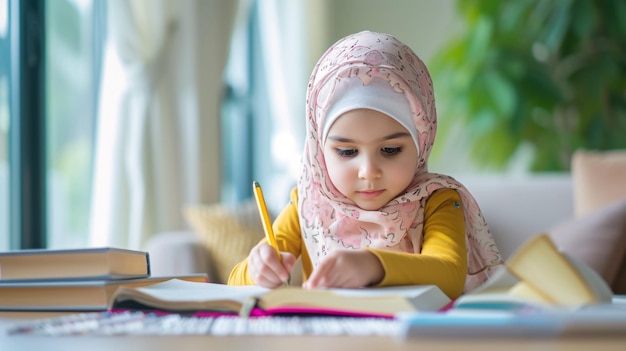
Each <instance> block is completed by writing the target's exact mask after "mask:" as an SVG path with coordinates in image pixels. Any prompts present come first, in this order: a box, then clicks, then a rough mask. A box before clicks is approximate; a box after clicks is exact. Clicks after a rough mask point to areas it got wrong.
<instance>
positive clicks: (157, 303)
mask: <svg viewBox="0 0 626 351" xmlns="http://www.w3.org/2000/svg"><path fill="white" fill-rule="evenodd" d="M450 302H451V300H450V299H449V298H448V296H447V295H445V294H444V293H443V292H442V291H441V289H439V288H438V287H437V286H435V285H424V286H398V287H381V288H363V289H328V290H307V289H302V288H298V287H281V288H278V289H273V290H272V289H267V288H263V287H258V286H230V285H224V284H214V283H196V282H188V281H181V280H177V279H174V280H170V281H167V282H163V283H159V284H155V285H151V286H147V287H138V288H127V287H122V288H119V289H118V290H117V291H116V292H115V294H114V296H113V298H112V302H111V305H110V308H111V309H113V310H116V309H130V310H159V311H171V312H190V313H193V312H200V313H202V312H205V313H206V312H208V313H220V314H221V313H224V314H239V315H246V316H264V315H277V314H315V315H345V316H364V317H365V316H369V317H387V318H391V317H393V316H394V315H395V314H396V313H398V312H409V311H421V310H424V311H436V310H439V309H441V308H443V307H445V306H446V305H448V304H449V303H450Z"/></svg>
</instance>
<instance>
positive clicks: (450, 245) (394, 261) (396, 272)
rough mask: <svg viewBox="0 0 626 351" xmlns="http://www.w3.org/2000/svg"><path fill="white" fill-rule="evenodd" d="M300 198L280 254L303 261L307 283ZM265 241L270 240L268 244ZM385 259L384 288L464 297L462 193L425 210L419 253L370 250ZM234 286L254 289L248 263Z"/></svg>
mask: <svg viewBox="0 0 626 351" xmlns="http://www.w3.org/2000/svg"><path fill="white" fill-rule="evenodd" d="M297 204H298V194H297V191H296V189H294V190H293V191H292V192H291V202H290V203H289V205H288V206H287V207H285V209H283V211H282V212H281V213H280V215H279V216H278V217H277V218H276V220H275V221H274V224H273V228H274V234H275V235H276V240H277V242H278V246H279V248H280V251H288V252H290V253H291V254H293V255H294V256H296V257H298V256H302V271H303V272H302V273H303V279H304V280H306V279H307V278H308V277H309V276H310V275H311V272H312V271H313V267H312V264H311V259H310V258H309V254H308V251H307V249H306V247H304V242H303V241H302V236H301V231H300V221H299V219H298V206H297ZM263 240H265V239H263ZM364 249H365V250H369V251H370V252H372V253H373V254H374V255H376V256H377V257H378V259H379V260H380V262H381V264H382V266H383V269H384V271H385V275H384V278H383V280H382V281H381V282H380V283H379V284H378V285H379V286H386V285H412V284H415V285H418V284H435V285H437V286H439V287H440V288H441V290H443V292H444V293H446V294H447V295H448V296H449V297H450V298H453V299H454V298H456V297H458V296H460V295H461V293H462V292H463V287H464V285H465V276H466V274H467V252H466V249H465V223H464V215H463V204H462V202H461V198H460V196H459V193H458V192H456V191H455V190H452V189H440V190H437V191H435V192H434V193H433V194H432V195H431V196H430V197H429V198H428V200H427V201H426V208H425V209H424V240H423V243H422V250H421V252H420V253H418V254H413V253H405V252H395V251H389V250H385V249H377V248H364ZM228 284H230V285H254V280H253V279H252V277H251V276H250V274H249V273H248V259H247V258H246V259H244V260H243V261H241V262H240V263H238V264H237V265H236V266H235V267H234V268H233V270H232V272H231V274H230V277H229V278H228Z"/></svg>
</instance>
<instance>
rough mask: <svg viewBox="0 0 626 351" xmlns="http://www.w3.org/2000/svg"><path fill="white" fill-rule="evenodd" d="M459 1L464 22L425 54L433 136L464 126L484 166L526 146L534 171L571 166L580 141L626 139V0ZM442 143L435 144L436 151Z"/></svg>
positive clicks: (620, 144) (600, 143) (602, 146)
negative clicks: (431, 54) (433, 104)
mask: <svg viewBox="0 0 626 351" xmlns="http://www.w3.org/2000/svg"><path fill="white" fill-rule="evenodd" d="M457 6H458V10H459V12H460V14H461V17H462V18H463V20H464V21H465V29H466V30H465V31H463V33H462V34H461V35H460V36H458V37H457V38H455V39H453V40H452V41H450V42H449V43H448V44H446V45H445V46H444V48H443V50H442V51H440V52H439V53H438V54H437V55H436V57H435V58H434V59H433V60H432V61H431V63H430V68H431V71H432V75H433V80H434V84H435V90H436V92H437V105H438V111H439V127H438V128H439V132H438V133H439V136H438V140H439V141H443V142H446V140H448V141H447V142H450V141H449V140H450V139H449V138H447V137H446V136H450V135H452V132H453V131H455V130H456V131H457V132H458V131H459V130H461V133H463V135H464V136H465V137H466V138H467V139H468V141H469V150H470V157H471V158H472V159H473V160H474V162H475V163H476V164H478V165H480V167H481V168H483V169H489V170H502V169H505V168H506V167H507V165H508V162H509V160H510V159H511V157H512V156H513V155H514V154H515V153H516V152H518V151H519V150H520V148H522V147H526V148H527V149H530V150H531V155H532V156H531V158H530V160H529V162H528V165H527V167H528V169H529V170H531V171H562V170H568V169H569V162H570V157H571V154H572V152H573V151H574V150H576V149H578V148H584V149H594V150H609V149H619V148H626V2H623V1H621V0H601V1H589V0H569V1H567V0H501V1H475V0H459V1H458V3H457ZM442 135H443V136H442ZM441 150H442V149H441V148H440V147H439V145H437V144H435V148H434V150H433V156H434V157H437V156H438V152H440V151H441Z"/></svg>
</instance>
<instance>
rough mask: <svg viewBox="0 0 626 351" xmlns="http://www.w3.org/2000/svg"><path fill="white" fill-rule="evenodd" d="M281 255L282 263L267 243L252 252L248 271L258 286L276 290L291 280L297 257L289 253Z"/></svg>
mask: <svg viewBox="0 0 626 351" xmlns="http://www.w3.org/2000/svg"><path fill="white" fill-rule="evenodd" d="M280 255H281V260H282V262H281V261H279V260H278V257H277V256H276V251H275V250H274V248H273V247H272V246H270V245H269V244H268V243H266V242H261V243H259V244H257V245H256V246H255V247H253V248H252V250H250V256H249V257H248V271H249V272H250V275H251V276H252V279H254V282H255V283H256V284H257V285H259V286H263V287H266V288H275V287H278V286H281V285H283V283H284V282H286V281H287V280H288V279H289V272H291V269H292V268H293V266H294V264H295V263H296V257H295V256H294V255H292V254H290V253H289V252H281V253H280Z"/></svg>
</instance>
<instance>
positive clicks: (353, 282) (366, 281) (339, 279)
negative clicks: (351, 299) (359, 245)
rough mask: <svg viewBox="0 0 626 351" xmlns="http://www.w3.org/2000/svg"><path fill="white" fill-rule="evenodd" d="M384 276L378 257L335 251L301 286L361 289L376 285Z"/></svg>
mask: <svg viewBox="0 0 626 351" xmlns="http://www.w3.org/2000/svg"><path fill="white" fill-rule="evenodd" d="M384 275H385V270H384V269H383V266H382V264H381V263H380V260H379V259H378V257H376V256H375V255H374V254H373V253H371V252H369V251H367V250H335V251H332V252H330V253H329V254H328V256H326V257H325V258H324V259H323V260H322V261H321V262H320V263H319V264H318V266H317V268H315V270H314V271H313V273H312V274H311V276H310V277H309V279H308V280H307V281H306V282H304V283H303V284H302V287H303V288H305V289H314V288H361V287H364V286H368V285H372V284H377V283H378V282H380V281H381V280H382V279H383V277H384Z"/></svg>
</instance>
